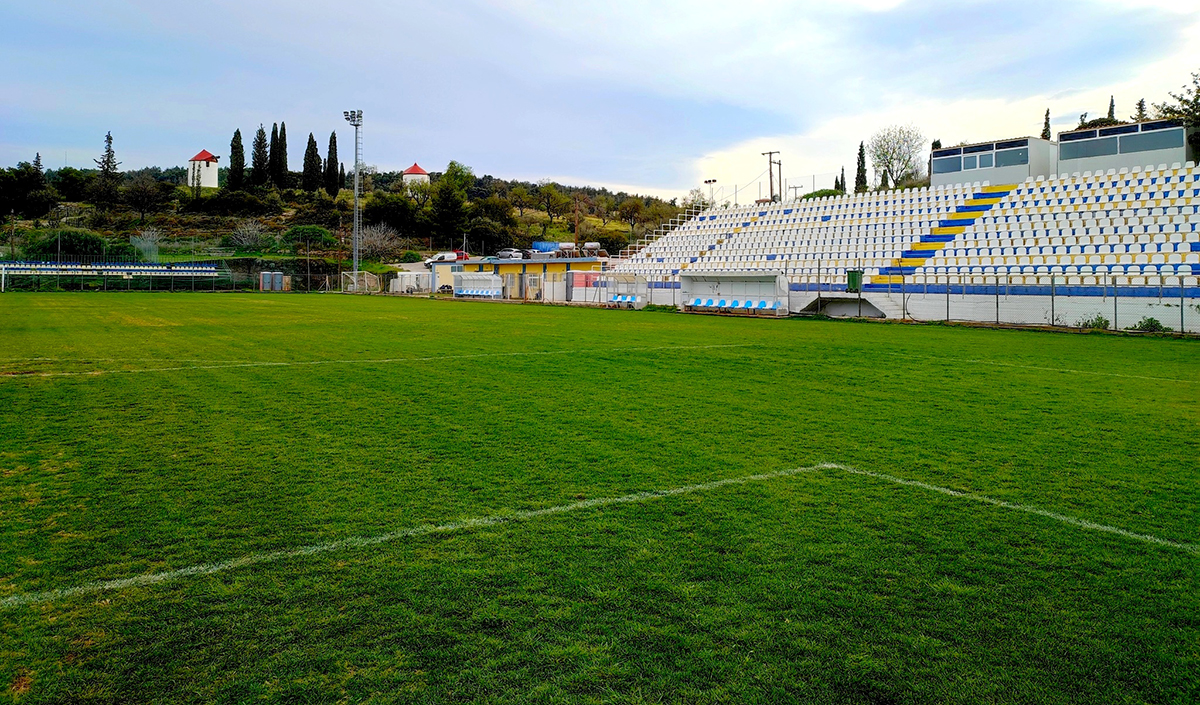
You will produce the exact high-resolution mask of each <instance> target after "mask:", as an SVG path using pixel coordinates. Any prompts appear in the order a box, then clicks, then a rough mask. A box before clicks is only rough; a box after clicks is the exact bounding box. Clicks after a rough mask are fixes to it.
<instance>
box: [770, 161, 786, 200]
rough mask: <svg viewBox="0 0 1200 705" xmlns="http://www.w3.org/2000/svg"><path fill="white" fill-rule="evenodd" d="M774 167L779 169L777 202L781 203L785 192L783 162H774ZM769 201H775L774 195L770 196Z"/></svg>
mask: <svg viewBox="0 0 1200 705" xmlns="http://www.w3.org/2000/svg"><path fill="white" fill-rule="evenodd" d="M775 166H777V167H779V200H780V201H782V200H783V196H784V193H785V192H786V189H784V187H783V160H782V159H781V160H779V161H776V162H775ZM771 200H772V201H774V200H775V196H774V194H772V195H771Z"/></svg>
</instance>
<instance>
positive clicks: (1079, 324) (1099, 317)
mask: <svg viewBox="0 0 1200 705" xmlns="http://www.w3.org/2000/svg"><path fill="white" fill-rule="evenodd" d="M1109 325H1110V322H1109V320H1108V319H1107V318H1105V317H1104V314H1102V313H1097V314H1096V315H1095V316H1092V317H1091V318H1081V319H1079V320H1078V321H1076V323H1075V327H1076V328H1088V329H1093V330H1108V327H1109Z"/></svg>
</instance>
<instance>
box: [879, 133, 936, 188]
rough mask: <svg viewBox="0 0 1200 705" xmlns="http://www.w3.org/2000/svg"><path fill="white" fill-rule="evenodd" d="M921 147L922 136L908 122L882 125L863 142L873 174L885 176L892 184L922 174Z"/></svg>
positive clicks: (923, 137)
mask: <svg viewBox="0 0 1200 705" xmlns="http://www.w3.org/2000/svg"><path fill="white" fill-rule="evenodd" d="M924 148H925V136H924V135H922V134H921V131H920V130H918V129H917V128H915V127H913V126H912V125H892V126H890V127H885V128H883V129H882V130H880V131H879V132H876V133H875V136H873V137H872V138H871V141H870V142H868V143H867V153H868V154H870V155H871V166H872V168H874V169H875V174H876V176H877V177H878V178H879V179H880V181H883V180H884V177H885V176H886V177H887V181H890V182H891V183H893V184H898V183H901V182H903V181H907V180H909V179H914V178H920V177H921V176H923V174H922V173H921V172H922V171H923V170H924V164H925V160H924V158H923V157H922V151H923V150H924Z"/></svg>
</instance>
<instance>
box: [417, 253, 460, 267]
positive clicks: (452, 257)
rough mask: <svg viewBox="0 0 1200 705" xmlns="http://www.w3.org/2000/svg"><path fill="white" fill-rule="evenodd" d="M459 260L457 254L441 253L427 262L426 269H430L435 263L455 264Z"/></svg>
mask: <svg viewBox="0 0 1200 705" xmlns="http://www.w3.org/2000/svg"><path fill="white" fill-rule="evenodd" d="M457 260H458V253H457V252H439V253H437V254H436V255H434V256H433V257H430V258H429V259H427V260H425V268H426V269H428V268H429V267H430V266H431V265H432V264H433V263H434V262H455V261H457Z"/></svg>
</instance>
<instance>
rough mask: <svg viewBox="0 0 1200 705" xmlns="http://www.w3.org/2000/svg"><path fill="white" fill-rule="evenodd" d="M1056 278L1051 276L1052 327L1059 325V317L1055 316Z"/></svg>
mask: <svg viewBox="0 0 1200 705" xmlns="http://www.w3.org/2000/svg"><path fill="white" fill-rule="evenodd" d="M1056 278H1057V277H1055V276H1054V275H1053V274H1051V275H1050V325H1051V326H1056V325H1058V316H1055V315H1054V280H1055V279H1056Z"/></svg>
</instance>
